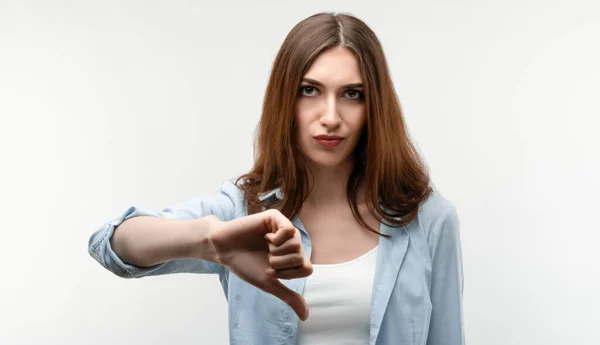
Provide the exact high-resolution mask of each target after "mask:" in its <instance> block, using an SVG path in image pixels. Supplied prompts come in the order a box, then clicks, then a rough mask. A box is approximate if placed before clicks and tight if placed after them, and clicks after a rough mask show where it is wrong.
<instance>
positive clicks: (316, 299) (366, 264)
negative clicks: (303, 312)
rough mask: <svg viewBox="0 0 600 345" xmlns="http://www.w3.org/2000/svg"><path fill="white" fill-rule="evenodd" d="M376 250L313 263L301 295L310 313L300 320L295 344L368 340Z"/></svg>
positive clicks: (328, 344)
mask: <svg viewBox="0 0 600 345" xmlns="http://www.w3.org/2000/svg"><path fill="white" fill-rule="evenodd" d="M376 253H377V247H375V248H373V249H371V250H370V251H369V252H368V253H366V254H363V255H361V256H360V257H358V258H356V259H353V260H350V261H346V262H343V263H340V264H322V265H318V264H313V273H312V274H311V275H310V276H308V277H307V278H306V283H305V286H304V294H303V296H304V299H305V300H306V302H307V303H308V308H309V310H310V315H309V317H308V319H307V320H306V321H304V322H302V321H300V325H299V329H298V345H337V344H344V345H354V344H356V345H359V344H360V345H364V344H368V343H369V328H370V312H371V293H372V291H373V278H374V275H375V264H376V262H377V255H375V254H376Z"/></svg>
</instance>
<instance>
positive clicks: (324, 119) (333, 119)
mask: <svg viewBox="0 0 600 345" xmlns="http://www.w3.org/2000/svg"><path fill="white" fill-rule="evenodd" d="M320 120H321V124H323V126H325V127H328V128H336V127H338V126H339V125H340V124H341V123H342V118H341V117H340V114H339V109H338V105H337V102H336V99H335V96H333V97H331V96H330V97H327V99H326V101H325V105H324V109H323V111H322V113H321V118H320Z"/></svg>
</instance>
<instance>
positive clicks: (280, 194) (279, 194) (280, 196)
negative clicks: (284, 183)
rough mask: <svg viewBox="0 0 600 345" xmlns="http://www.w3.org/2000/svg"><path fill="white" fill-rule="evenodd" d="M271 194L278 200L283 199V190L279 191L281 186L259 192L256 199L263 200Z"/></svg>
mask: <svg viewBox="0 0 600 345" xmlns="http://www.w3.org/2000/svg"><path fill="white" fill-rule="evenodd" d="M272 196H275V197H276V198H277V199H279V200H283V192H282V191H281V188H275V189H273V190H271V191H269V192H266V193H261V194H259V195H258V200H260V201H265V200H267V199H268V198H270V197H272Z"/></svg>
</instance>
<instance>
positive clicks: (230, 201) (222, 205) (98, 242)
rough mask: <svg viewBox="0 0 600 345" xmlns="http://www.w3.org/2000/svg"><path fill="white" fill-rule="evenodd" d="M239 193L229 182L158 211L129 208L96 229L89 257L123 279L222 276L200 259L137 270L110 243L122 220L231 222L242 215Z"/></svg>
mask: <svg viewBox="0 0 600 345" xmlns="http://www.w3.org/2000/svg"><path fill="white" fill-rule="evenodd" d="M243 202H244V200H243V195H242V192H241V191H240V190H239V189H238V187H237V186H235V185H234V184H233V183H232V182H229V181H228V182H226V183H224V184H223V185H222V186H221V191H220V193H219V194H216V195H210V196H205V197H200V198H193V199H189V200H187V201H185V202H182V203H180V204H177V205H173V206H170V207H167V208H165V209H163V210H162V211H161V212H154V211H152V210H148V209H144V208H141V207H138V206H131V207H129V208H128V209H127V210H126V211H125V212H123V213H122V214H120V215H119V216H118V217H116V218H115V219H113V220H111V221H109V222H107V223H106V224H104V225H103V226H102V227H100V228H99V229H97V230H96V231H95V232H94V233H93V234H92V235H91V237H90V239H89V242H88V252H89V254H90V255H91V256H92V257H93V258H94V259H95V260H96V261H98V263H100V264H101V265H102V266H103V267H104V268H106V269H107V270H109V271H111V272H112V273H114V274H116V275H117V276H119V277H123V278H141V277H145V276H153V275H161V274H172V273H219V274H220V273H223V270H224V268H223V267H222V266H221V265H219V264H217V263H214V262H209V261H205V260H200V259H177V260H171V261H167V262H164V263H161V264H157V265H154V266H150V267H137V266H134V265H131V264H128V263H126V262H123V260H122V259H121V258H120V257H119V256H118V255H117V254H116V253H115V252H114V251H113V249H112V247H111V244H110V240H111V238H112V235H113V233H114V231H115V228H116V227H117V226H119V224H121V223H122V222H123V221H125V220H127V219H129V218H133V217H139V216H151V217H160V218H167V219H180V220H192V219H197V218H201V217H204V216H208V215H215V216H217V217H218V218H219V219H221V220H223V221H228V220H231V219H233V218H235V217H237V216H238V215H239V213H240V212H242V210H243V207H242V204H243Z"/></svg>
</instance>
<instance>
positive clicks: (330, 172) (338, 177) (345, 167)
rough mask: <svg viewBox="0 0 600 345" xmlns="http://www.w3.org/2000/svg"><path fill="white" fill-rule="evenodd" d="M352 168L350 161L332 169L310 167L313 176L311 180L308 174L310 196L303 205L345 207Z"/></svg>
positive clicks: (352, 163)
mask: <svg viewBox="0 0 600 345" xmlns="http://www.w3.org/2000/svg"><path fill="white" fill-rule="evenodd" d="M353 167H354V162H353V160H351V159H349V160H347V161H345V162H343V163H341V164H339V165H337V166H333V167H323V166H311V167H310V170H311V172H312V175H313V176H312V178H311V176H310V174H309V188H310V194H309V195H308V197H307V198H306V200H305V204H307V205H310V206H313V207H314V206H316V207H320V206H323V205H347V204H348V195H347V185H348V180H349V178H350V173H351V172H352V169H353ZM360 189H362V188H360ZM360 189H359V191H360ZM359 195H360V193H359ZM359 200H360V198H359Z"/></svg>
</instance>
